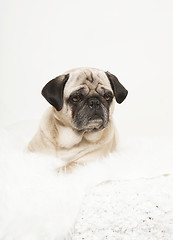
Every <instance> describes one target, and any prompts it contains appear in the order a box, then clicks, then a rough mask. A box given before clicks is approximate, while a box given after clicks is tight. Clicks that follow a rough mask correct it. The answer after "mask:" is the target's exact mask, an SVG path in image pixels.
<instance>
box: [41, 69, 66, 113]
mask: <svg viewBox="0 0 173 240" xmlns="http://www.w3.org/2000/svg"><path fill="white" fill-rule="evenodd" d="M68 78H69V74H66V75H61V76H58V77H56V78H54V79H52V80H51V81H49V82H48V83H47V84H46V85H45V86H44V88H43V89H42V92H41V93H42V95H43V97H45V98H46V100H47V101H48V102H49V103H50V104H51V105H52V106H54V107H55V108H56V110H57V111H60V110H61V109H62V106H63V95H64V87H65V84H66V82H67V80H68Z"/></svg>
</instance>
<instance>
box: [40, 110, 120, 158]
mask: <svg viewBox="0 0 173 240" xmlns="http://www.w3.org/2000/svg"><path fill="white" fill-rule="evenodd" d="M46 115H47V116H46V119H47V122H44V124H43V125H42V126H41V128H42V130H43V131H42V132H44V133H47V136H46V138H47V145H48V148H49V149H50V144H51V143H52V148H51V149H53V148H54V150H55V151H53V152H54V154H55V155H56V156H58V157H59V158H61V159H63V160H66V161H67V162H68V161H75V160H78V159H81V158H82V157H83V156H84V155H86V154H87V158H88V153H89V155H91V153H92V152H93V151H94V152H95V153H96V152H97V150H98V153H97V156H96V157H99V154H100V155H101V156H103V155H106V153H108V152H111V151H112V150H113V148H114V147H115V146H114V145H115V132H114V125H113V122H112V121H111V120H110V121H109V124H108V126H107V127H106V128H105V129H102V130H100V131H97V132H95V131H93V132H83V133H82V132H80V133H79V132H78V131H77V130H76V129H73V128H72V127H71V126H66V125H64V124H63V122H61V120H60V119H57V118H55V117H54V116H53V115H52V114H51V111H47V113H46ZM45 128H46V129H45ZM108 136H109V137H108ZM45 150H46V149H45ZM82 159H83V158H82Z"/></svg>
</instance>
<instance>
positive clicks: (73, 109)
mask: <svg viewBox="0 0 173 240" xmlns="http://www.w3.org/2000/svg"><path fill="white" fill-rule="evenodd" d="M75 112H76V108H75V107H72V110H71V117H72V119H74V116H75Z"/></svg>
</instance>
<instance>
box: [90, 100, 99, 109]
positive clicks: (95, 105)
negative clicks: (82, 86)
mask: <svg viewBox="0 0 173 240" xmlns="http://www.w3.org/2000/svg"><path fill="white" fill-rule="evenodd" d="M88 106H89V107H90V108H95V109H98V108H99V107H100V101H99V100H98V99H97V98H90V99H89V100H88Z"/></svg>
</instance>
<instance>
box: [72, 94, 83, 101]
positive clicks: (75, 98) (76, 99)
mask: <svg viewBox="0 0 173 240" xmlns="http://www.w3.org/2000/svg"><path fill="white" fill-rule="evenodd" d="M80 100H81V96H79V95H78V96H75V97H72V101H73V102H79V101H80Z"/></svg>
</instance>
